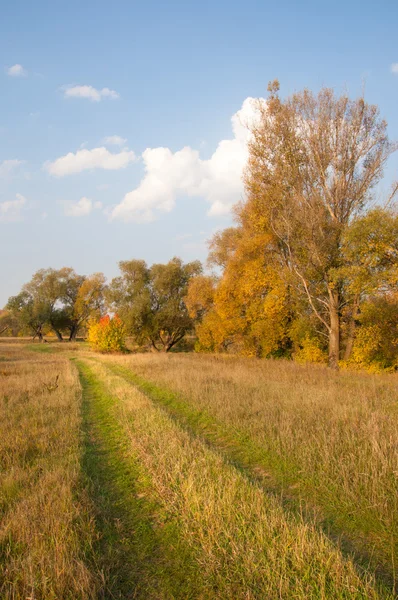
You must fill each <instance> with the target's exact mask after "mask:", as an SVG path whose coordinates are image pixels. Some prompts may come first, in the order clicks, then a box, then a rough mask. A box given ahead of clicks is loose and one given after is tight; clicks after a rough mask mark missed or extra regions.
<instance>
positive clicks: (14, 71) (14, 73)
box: [6, 64, 26, 77]
mask: <svg viewBox="0 0 398 600" xmlns="http://www.w3.org/2000/svg"><path fill="white" fill-rule="evenodd" d="M6 72H7V75H10V77H25V75H26V71H25V69H24V68H23V66H22V65H18V64H16V65H13V66H12V67H8V68H7V69H6Z"/></svg>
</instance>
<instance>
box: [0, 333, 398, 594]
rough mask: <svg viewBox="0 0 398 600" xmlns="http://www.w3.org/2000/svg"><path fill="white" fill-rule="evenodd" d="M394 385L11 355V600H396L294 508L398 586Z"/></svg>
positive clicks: (202, 363) (1, 497)
mask: <svg viewBox="0 0 398 600" xmlns="http://www.w3.org/2000/svg"><path fill="white" fill-rule="evenodd" d="M72 357H76V358H78V359H79V361H78V364H80V365H83V367H84V368H85V369H86V370H88V371H87V372H89V373H90V374H91V375H90V378H88V379H87V378H86V384H85V385H86V388H85V392H84V393H85V397H84V399H85V403H86V404H87V403H88V404H89V405H91V408H89V412H88V413H85V412H84V411H85V410H86V409H85V408H84V403H83V413H82V405H81V399H82V392H81V387H80V383H79V379H78V375H77V371H76V368H75V367H74V365H73V364H71V362H70V360H69V359H70V358H72ZM92 359H95V360H92ZM115 366H116V367H117V368H118V369H119V371H117V373H116V371H115V370H113V371H112V370H111V369H112V368H113V369H115V368H116V367H115ZM132 373H135V374H137V375H138V376H140V377H141V378H142V380H141V381H144V380H146V381H151V382H154V384H156V385H157V386H158V388H157V390H155V388H154V384H148V385H147V386H146V388H145V386H143V385H141V387H142V389H145V390H146V393H144V394H143V393H141V392H140V391H138V390H137V387H136V385H132V383H131V382H133V383H134V382H135V383H137V378H134V376H131V377H129V376H128V375H129V374H132ZM57 375H59V385H58V387H55V386H54V385H53V384H54V382H55V377H56V376H57ZM397 379H398V378H397V376H395V375H391V376H381V375H362V374H358V373H354V374H352V373H340V374H335V373H332V372H330V371H328V370H327V369H324V368H316V367H313V366H308V367H305V366H299V365H295V364H292V363H286V362H277V361H275V362H273V361H256V360H244V359H238V358H228V357H211V356H199V355H193V354H186V355H183V354H174V355H153V354H146V355H130V356H109V357H108V356H98V355H96V356H94V355H93V354H92V353H90V352H89V351H88V350H87V348H86V346H85V345H84V344H68V343H63V344H58V343H51V344H43V345H42V344H34V345H32V344H31V343H28V344H26V343H25V344H24V343H22V342H18V343H14V342H10V341H7V342H4V341H2V342H1V344H0V424H1V425H0V426H1V436H0V598H1V599H2V600H3V598H4V600H27V599H28V598H29V599H31V600H33V599H34V600H55V599H58V600H63V599H67V600H69V599H70V600H72V599H73V600H75V599H76V600H86V599H87V600H89V599H91V598H93V599H94V598H103V599H105V598H118V597H119V598H143V600H149V599H151V598H152V599H153V600H155V599H156V600H160V599H164V600H166V599H167V600H174V599H178V598H181V599H183V598H184V599H185V598H201V599H209V600H211V599H213V598H214V599H217V598H219V599H221V598H222V599H225V600H227V599H229V598H231V599H234V600H235V599H237V600H238V599H240V598H241V599H242V600H243V599H245V600H251V599H253V600H254V599H257V598H258V599H261V600H262V599H267V600H268V598H269V599H271V600H272V599H274V598H275V599H276V598H282V599H286V600H288V599H289V600H290V598H296V599H302V600H304V599H307V598H308V599H310V598H322V599H323V598H324V599H334V598H336V599H339V598H347V599H348V598H363V599H365V598H392V597H393V596H394V594H390V593H389V592H388V591H386V589H384V588H381V587H378V586H376V584H375V580H374V578H373V577H372V575H371V571H369V572H368V573H363V572H362V571H361V570H358V568H357V567H356V566H355V563H354V562H353V560H351V559H350V558H348V557H347V556H346V555H345V554H344V555H343V553H342V551H341V549H340V547H339V545H338V544H336V543H333V542H331V541H330V539H329V538H328V537H327V535H325V534H324V532H323V531H322V529H321V527H320V526H319V523H320V522H319V521H316V520H314V519H313V518H312V516H311V515H312V512H311V511H309V512H305V511H304V514H305V517H303V516H301V515H300V511H297V512H294V511H293V510H292V511H291V510H290V509H291V508H292V506H293V505H290V504H289V508H288V509H286V505H285V504H284V502H283V499H284V498H296V499H298V503H299V504H300V502H301V501H302V502H303V504H304V503H307V504H308V506H311V507H316V508H317V509H318V510H319V513H320V514H321V516H322V517H326V518H329V519H330V521H331V522H333V526H337V531H340V532H341V533H344V534H345V533H347V534H349V535H350V536H351V538H352V539H354V541H355V540H357V541H358V543H359V546H358V547H360V549H363V548H365V549H366V550H367V552H368V553H369V554H373V558H374V560H373V566H374V565H379V566H381V567H383V568H386V570H387V572H388V573H389V574H390V575H391V576H392V577H394V575H395V565H396V564H397V562H398V556H397V555H398V552H397V540H398V500H397V498H398V493H397V492H398V486H397V473H398V447H397V434H396V432H397V424H398V423H397V421H398V402H397V393H396V384H397ZM138 383H139V382H138ZM151 385H152V388H151ZM94 388H95V393H94V392H93V394H92V395H91V396H90V398H89V397H87V393H90V389H91V390H94ZM170 390H172V393H170ZM155 392H156V393H155ZM156 394H157V395H156ZM162 394H163V396H162ZM150 397H152V398H153V399H154V400H153V401H152V400H151V399H150ZM90 403H91V404H90ZM90 411H91V412H90ZM224 433H225V437H224V438H223V434H224ZM196 434H198V435H196ZM207 434H209V435H207ZM219 434H220V435H219ZM211 435H212V436H213V437H211ZM218 435H219V437H217V436H218ZM206 436H207V438H206ZM203 438H206V439H207V440H208V442H209V443H208V444H206V443H205V442H204V439H203ZM223 439H224V442H225V443H224V442H223V441H222V440H223ZM220 440H221V441H220ZM236 450H239V451H240V452H241V456H243V458H244V460H243V461H242V464H241V467H242V470H241V472H240V471H239V470H238V469H236V468H235V467H234V466H232V465H231V460H235V458H236V456H238V454H237V453H235V454H234V452H235V451H236ZM245 453H246V455H245ZM250 453H252V456H251V457H250ZM246 458H247V459H248V460H247V463H246V464H245V459H246ZM250 458H252V460H251V461H250ZM237 462H239V461H237ZM253 466H254V470H255V469H256V468H257V467H258V472H259V473H261V477H260V476H259V478H258V481H257V482H256V478H255V477H251V475H250V473H251V472H252V471H253V469H252V467H253ZM90 469H91V474H90V473H89V471H90ZM250 469H252V471H250ZM96 474H97V475H98V477H97V476H96ZM87 476H88V478H89V479H87ZM264 481H265V482H268V483H269V485H268V489H269V490H271V489H274V491H276V492H277V494H276V495H275V494H272V493H271V494H268V493H267V492H266V490H267V485H266V484H265V483H264ZM101 523H102V524H103V525H104V528H102V529H101V527H100V525H101ZM361 544H362V546H361Z"/></svg>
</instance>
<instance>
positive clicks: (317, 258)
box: [0, 82, 398, 369]
mask: <svg viewBox="0 0 398 600" xmlns="http://www.w3.org/2000/svg"><path fill="white" fill-rule="evenodd" d="M396 148H397V147H396V145H394V144H392V143H391V142H390V141H389V139H388V135H387V126H386V123H385V122H384V121H383V120H381V119H380V117H379V112H378V109H377V107H375V106H373V105H369V104H367V103H366V102H365V101H364V99H363V98H359V99H356V100H350V99H349V98H348V97H347V96H346V95H342V96H336V95H335V93H334V92H333V90H330V89H327V88H325V89H322V90H321V91H320V93H319V94H317V95H314V94H313V93H311V92H309V91H308V90H304V91H303V92H301V93H298V94H294V95H293V96H291V97H289V98H287V99H282V98H281V97H280V96H279V85H278V83H277V82H273V83H272V84H270V86H269V97H268V99H267V100H266V101H262V102H260V101H259V102H258V106H257V117H256V119H255V122H254V124H253V125H252V126H251V136H250V140H249V160H248V164H247V168H246V171H245V174H244V181H245V189H246V197H245V201H244V202H242V203H241V204H240V205H239V206H237V207H236V209H235V226H234V227H230V228H228V229H226V230H224V231H222V232H219V233H217V234H216V235H215V236H214V238H213V239H212V240H211V242H210V254H209V265H210V266H212V267H215V270H214V272H213V274H212V275H204V274H203V271H202V267H201V265H200V263H198V262H193V263H188V264H185V265H184V264H183V263H182V261H181V260H180V259H178V258H175V259H173V260H172V261H170V262H169V263H167V264H166V265H161V264H158V265H153V266H152V267H150V268H149V267H148V266H147V265H146V263H145V262H144V261H138V260H133V261H126V262H121V263H120V270H121V274H120V276H119V277H117V278H116V279H114V280H112V281H111V282H110V284H109V285H106V284H105V279H104V277H103V275H100V274H96V275H93V276H92V277H87V278H84V277H81V276H79V275H77V274H76V273H75V272H74V271H72V270H71V269H61V270H60V271H54V270H51V269H48V270H45V271H39V272H38V273H36V275H35V276H34V277H33V279H32V281H31V282H29V283H28V284H26V285H25V286H24V288H23V290H22V292H21V293H20V294H19V295H18V296H16V297H14V298H10V300H9V302H8V305H7V312H6V313H5V314H3V315H2V316H1V317H0V332H1V329H2V326H1V322H4V321H5V320H6V319H9V320H11V321H12V320H13V319H14V321H13V322H14V324H15V322H17V323H18V324H19V325H18V326H21V325H23V327H24V328H25V329H26V328H28V329H30V331H31V332H33V333H34V334H35V335H37V336H38V337H40V336H41V335H42V334H43V330H44V328H45V327H48V328H51V329H52V330H53V331H54V332H55V334H56V335H57V336H58V337H59V339H61V337H62V336H63V335H64V332H68V337H69V339H74V336H75V335H76V333H77V331H78V330H79V329H80V330H82V329H83V328H84V327H85V326H86V325H87V322H88V320H89V319H92V318H97V317H99V316H100V315H102V314H104V312H106V311H111V312H114V313H117V314H118V315H119V316H120V317H121V319H122V320H123V321H124V323H125V325H126V328H127V330H128V332H129V333H130V334H131V335H133V336H134V338H135V339H136V341H137V343H138V344H140V345H142V344H149V345H151V347H152V348H153V349H156V350H161V349H163V350H166V351H168V350H170V349H171V348H173V347H174V346H175V345H177V344H178V343H179V342H181V340H182V339H183V338H184V336H185V335H186V334H187V333H188V332H193V331H194V330H195V332H196V338H197V341H196V349H197V350H198V351H206V352H226V351H229V352H235V353H239V354H243V355H247V356H257V357H289V358H290V357H293V358H295V359H297V360H303V361H316V362H328V363H329V365H330V366H331V367H333V368H337V367H338V365H339V364H341V363H342V362H343V363H345V364H351V365H357V366H360V367H367V368H372V369H394V368H396V367H397V365H398V292H397V283H398V216H397V212H396V210H395V209H394V208H393V200H394V196H395V194H396V192H397V189H398V185H395V186H394V187H393V189H392V190H391V193H390V195H389V197H388V198H385V199H384V203H383V206H380V203H379V205H376V204H375V203H374V199H375V196H376V194H377V189H378V188H377V184H378V183H379V182H380V180H381V178H382V174H383V167H384V166H385V163H386V161H387V160H388V158H389V156H390V155H391V153H392V152H394V151H395V150H396Z"/></svg>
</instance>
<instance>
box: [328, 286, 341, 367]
mask: <svg viewBox="0 0 398 600" xmlns="http://www.w3.org/2000/svg"><path fill="white" fill-rule="evenodd" d="M339 301H340V298H339V293H338V292H337V291H336V290H329V311H330V330H329V367H330V368H331V369H338V368H339V358H340V315H339V303H340V302H339Z"/></svg>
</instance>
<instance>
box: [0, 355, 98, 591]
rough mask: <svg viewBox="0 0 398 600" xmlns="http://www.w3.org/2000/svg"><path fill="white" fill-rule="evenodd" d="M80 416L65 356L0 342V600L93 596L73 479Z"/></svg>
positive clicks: (89, 528) (83, 502) (88, 535)
mask: <svg viewBox="0 0 398 600" xmlns="http://www.w3.org/2000/svg"><path fill="white" fill-rule="evenodd" d="M57 375H59V379H58V387H56V388H55V385H54V382H55V378H56V376H57ZM53 388H54V389H53ZM80 420H81V419H80V387H79V381H78V378H77V376H76V373H75V372H74V371H73V370H72V369H71V367H70V364H69V361H68V360H66V359H59V358H54V357H53V356H51V355H47V354H41V355H35V354H33V353H29V352H28V351H27V350H25V349H24V348H23V347H22V346H20V345H14V344H13V345H8V344H4V343H3V344H2V345H1V347H0V423H1V436H0V460H1V462H0V517H1V524H0V597H1V598H2V600H8V599H10V600H11V599H12V600H19V599H24V600H25V599H28V598H31V599H34V600H40V599H43V600H52V599H61V598H62V599H63V598H67V599H69V598H70V599H71V600H72V599H74V600H76V599H83V598H84V599H86V598H87V599H88V598H95V597H96V590H97V588H98V586H97V580H98V577H97V576H96V575H94V574H93V573H92V572H90V569H89V568H88V566H87V564H86V555H88V554H89V553H90V549H91V546H92V543H93V540H94V538H95V535H96V534H95V531H94V528H93V524H92V518H91V514H90V506H89V501H88V499H87V498H86V496H85V492H84V489H83V488H82V485H81V480H80V479H81V475H80V466H79V462H80V452H81V449H80V439H79V436H80V434H79V428H80Z"/></svg>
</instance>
